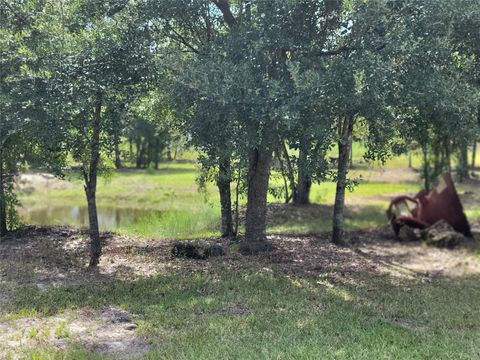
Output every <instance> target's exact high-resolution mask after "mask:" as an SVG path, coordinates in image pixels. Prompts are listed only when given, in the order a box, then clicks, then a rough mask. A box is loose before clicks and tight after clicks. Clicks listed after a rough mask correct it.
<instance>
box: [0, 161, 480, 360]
mask: <svg viewBox="0 0 480 360" xmlns="http://www.w3.org/2000/svg"><path fill="white" fill-rule="evenodd" d="M405 160H406V159H403V160H401V159H400V160H399V159H396V160H394V162H395V163H396V166H391V164H386V165H385V166H383V167H380V166H379V165H378V164H377V165H370V166H367V165H366V164H364V163H358V164H356V166H355V168H354V169H353V170H352V172H351V175H352V177H360V176H361V177H362V179H361V181H360V183H359V185H358V186H357V187H356V188H355V189H354V191H353V192H349V193H348V194H347V210H346V226H347V228H348V229H349V232H348V234H347V236H348V238H349V239H350V240H351V245H350V246H349V247H345V248H339V247H335V246H333V245H332V244H330V243H329V233H328V230H329V228H330V226H331V209H332V203H333V199H334V191H335V185H334V184H333V183H329V182H327V183H323V184H320V185H315V186H314V187H313V189H312V194H311V198H312V201H313V204H312V205H309V206H305V207H296V206H293V205H285V204H281V203H280V202H279V201H278V200H275V199H273V198H270V199H269V200H270V201H271V204H270V205H269V208H268V232H269V234H270V235H269V241H270V242H271V243H272V245H273V249H272V250H271V251H270V252H268V253H266V254H262V255H258V256H250V257H245V256H242V255H240V254H239V252H238V243H236V242H235V241H228V240H222V239H219V238H216V237H215V236H216V235H217V229H218V216H219V209H218V205H217V202H218V201H217V198H216V197H217V194H216V191H215V190H216V189H215V187H214V185H213V184H210V185H209V186H208V187H207V189H206V191H205V192H199V191H198V186H197V185H196V182H195V179H196V174H197V171H198V170H197V169H196V167H195V165H194V164H192V163H188V162H187V163H171V164H163V165H162V166H161V169H160V170H158V171H133V170H123V171H120V172H115V173H113V175H112V176H111V177H110V178H108V179H105V180H102V181H101V182H100V185H99V191H98V204H99V206H100V207H109V206H117V207H122V208H126V209H134V208H138V209H147V210H152V211H157V212H158V213H152V215H150V216H144V217H142V218H140V219H139V220H138V221H136V222H135V223H133V224H131V225H130V226H127V227H120V228H117V229H115V232H114V233H112V234H109V235H108V236H106V237H105V238H104V241H105V246H104V254H103V256H102V259H101V263H100V265H99V268H98V270H94V271H92V270H89V269H88V268H86V267H85V264H86V262H87V258H88V236H87V234H86V233H85V232H83V231H80V230H77V229H74V228H70V227H60V228H50V227H46V228H28V229H27V230H25V231H23V232H22V231H20V232H18V233H15V234H12V236H11V237H10V238H7V239H6V241H5V242H4V243H2V245H1V246H0V274H1V277H0V287H1V288H2V289H3V292H2V293H0V353H1V354H2V356H3V357H5V358H12V359H13V358H26V359H42V360H43V359H117V358H121V356H123V357H124V358H142V359H171V358H175V359H318V358H323V359H372V358H373V359H391V358H399V359H400V358H401V359H453V358H455V359H472V358H478V357H480V341H479V340H478V339H479V338H480V337H479V336H480V311H479V309H480V285H479V284H480V281H479V280H480V258H479V256H478V255H477V254H478V253H479V250H480V249H479V247H478V243H477V242H471V243H468V244H465V245H464V246H461V247H460V248H457V249H455V250H446V249H436V248H430V247H425V246H423V245H421V244H419V243H399V242H396V241H394V239H393V237H392V234H391V230H390V229H389V228H388V226H385V223H386V219H385V208H386V206H387V204H388V201H389V199H390V198H391V197H392V196H395V195H398V194H403V193H415V192H416V191H418V190H419V188H420V185H419V181H418V174H417V173H416V172H415V171H413V170H411V169H408V166H407V164H406V163H405ZM22 186H23V187H22V188H23V190H22V196H21V201H22V203H23V206H24V207H25V208H39V209H42V208H43V207H45V206H46V204H48V206H49V207H55V206H65V205H69V206H81V205H82V204H83V203H84V194H83V190H82V184H81V181H80V180H79V179H78V177H77V176H76V175H75V174H71V175H70V177H69V178H68V181H58V180H55V179H49V180H42V179H41V178H38V177H35V176H34V177H31V178H29V179H28V181H26V183H25V184H23V185H22ZM477 186H478V185H477V183H476V182H470V183H467V184H462V185H459V193H460V194H461V197H462V200H463V202H464V205H465V208H466V210H467V214H468V216H469V217H470V219H471V220H473V222H474V223H475V221H478V220H479V219H480V209H479V206H478V204H480V198H479V194H478V190H477ZM242 201H244V200H242ZM155 214H157V215H155ZM158 214H160V215H158ZM474 229H475V233H476V235H475V236H476V237H477V238H478V234H477V230H476V229H477V228H476V227H475V228H474ZM188 238H201V239H196V240H182V241H193V243H195V244H196V243H203V242H216V243H219V244H221V245H222V246H223V248H224V249H226V255H224V256H221V257H218V258H210V259H208V260H192V259H177V258H172V256H171V246H172V241H169V240H174V239H188ZM477 241H478V239H477ZM112 314H113V315H112ZM112 319H113V320H112Z"/></svg>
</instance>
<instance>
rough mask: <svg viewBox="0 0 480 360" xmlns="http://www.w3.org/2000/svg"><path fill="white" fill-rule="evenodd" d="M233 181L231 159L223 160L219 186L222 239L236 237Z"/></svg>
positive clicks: (220, 163) (220, 164)
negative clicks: (233, 214) (232, 193)
mask: <svg viewBox="0 0 480 360" xmlns="http://www.w3.org/2000/svg"><path fill="white" fill-rule="evenodd" d="M231 181H232V176H231V168H230V159H229V158H228V157H226V158H223V159H221V160H220V162H219V170H218V179H217V186H218V191H219V193H220V207H221V216H222V228H221V234H222V237H231V236H234V235H235V232H234V229H233V219H232V198H231V189H230V183H231Z"/></svg>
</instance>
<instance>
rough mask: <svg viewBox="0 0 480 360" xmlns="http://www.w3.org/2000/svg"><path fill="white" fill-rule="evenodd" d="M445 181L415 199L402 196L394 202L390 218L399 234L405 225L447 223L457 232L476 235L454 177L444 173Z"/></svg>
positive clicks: (389, 210)
mask: <svg viewBox="0 0 480 360" xmlns="http://www.w3.org/2000/svg"><path fill="white" fill-rule="evenodd" d="M442 180H443V181H440V184H439V185H438V186H437V187H435V188H434V189H433V190H432V191H430V192H427V191H425V190H423V191H421V192H419V193H418V194H417V195H415V196H414V197H410V196H399V197H396V198H394V199H393V200H392V202H391V203H390V206H389V208H388V210H387V216H388V219H389V221H390V224H391V225H392V228H393V231H394V232H395V235H397V236H398V234H399V233H400V229H401V228H402V227H403V226H409V227H411V228H415V229H426V228H428V227H430V226H432V225H434V224H435V223H437V222H438V221H440V220H444V221H446V222H447V223H448V224H450V225H451V226H452V227H453V228H454V229H455V231H457V232H459V233H462V234H463V235H465V236H467V237H471V236H472V233H471V229H470V225H469V223H468V220H467V217H466V216H465V213H464V212H463V206H462V203H461V202H460V198H459V196H458V193H457V190H456V189H455V184H454V183H453V179H452V176H451V174H450V173H446V174H444V175H443V178H442Z"/></svg>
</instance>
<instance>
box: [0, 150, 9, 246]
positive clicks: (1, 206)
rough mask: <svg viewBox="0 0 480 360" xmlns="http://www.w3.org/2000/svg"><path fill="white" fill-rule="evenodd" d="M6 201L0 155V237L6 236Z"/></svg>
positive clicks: (0, 157)
mask: <svg viewBox="0 0 480 360" xmlns="http://www.w3.org/2000/svg"><path fill="white" fill-rule="evenodd" d="M7 231H8V229H7V201H6V196H5V170H4V161H3V156H2V154H1V153H0V237H1V236H5V235H6V234H7Z"/></svg>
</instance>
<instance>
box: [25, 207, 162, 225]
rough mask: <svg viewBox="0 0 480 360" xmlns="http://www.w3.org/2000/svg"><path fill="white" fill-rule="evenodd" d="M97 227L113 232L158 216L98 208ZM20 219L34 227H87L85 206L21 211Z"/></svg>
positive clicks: (110, 208)
mask: <svg viewBox="0 0 480 360" xmlns="http://www.w3.org/2000/svg"><path fill="white" fill-rule="evenodd" d="M97 211H98V225H99V227H100V229H101V230H115V229H118V228H120V227H125V226H128V225H131V224H135V223H137V222H139V221H141V220H142V219H145V218H149V217H152V216H156V217H158V216H160V212H159V211H156V210H144V209H135V208H114V207H99V208H98V209H97ZM21 213H22V218H23V219H24V221H25V222H26V223H28V224H36V225H73V226H78V227H88V210H87V207H86V206H62V207H47V208H43V209H35V210H29V209H22V211H21Z"/></svg>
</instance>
